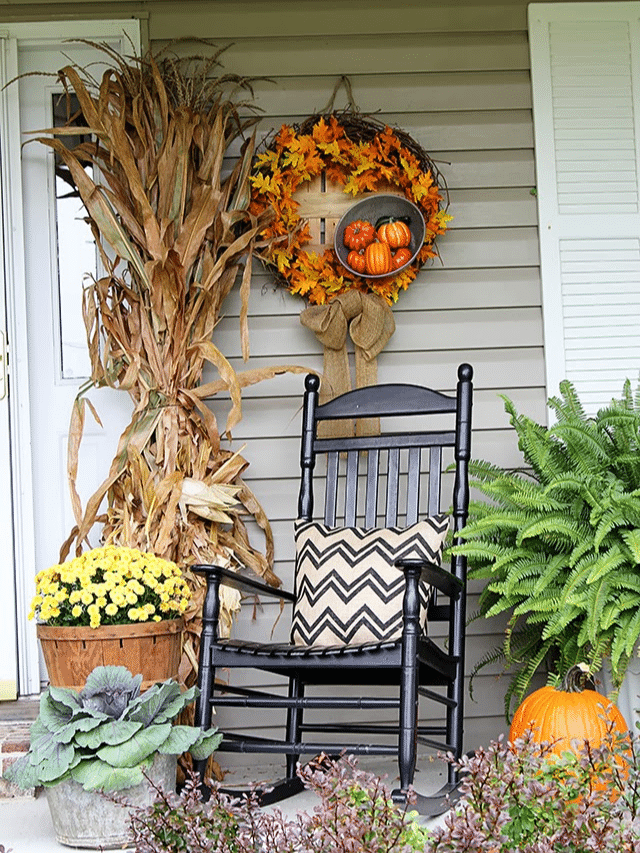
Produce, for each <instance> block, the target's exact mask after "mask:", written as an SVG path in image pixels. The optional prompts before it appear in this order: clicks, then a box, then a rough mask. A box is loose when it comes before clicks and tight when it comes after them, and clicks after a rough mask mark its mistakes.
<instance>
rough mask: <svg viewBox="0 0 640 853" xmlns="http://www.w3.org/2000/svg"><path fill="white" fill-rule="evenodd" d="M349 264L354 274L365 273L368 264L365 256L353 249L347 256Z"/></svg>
mask: <svg viewBox="0 0 640 853" xmlns="http://www.w3.org/2000/svg"><path fill="white" fill-rule="evenodd" d="M347 263H348V264H349V266H350V267H351V269H352V270H353V271H354V272H357V273H363V272H364V271H365V267H366V262H365V259H364V255H362V254H360V252H358V251H356V249H352V250H351V251H350V252H349V254H348V255H347Z"/></svg>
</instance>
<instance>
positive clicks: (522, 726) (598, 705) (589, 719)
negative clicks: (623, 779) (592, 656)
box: [509, 664, 629, 756]
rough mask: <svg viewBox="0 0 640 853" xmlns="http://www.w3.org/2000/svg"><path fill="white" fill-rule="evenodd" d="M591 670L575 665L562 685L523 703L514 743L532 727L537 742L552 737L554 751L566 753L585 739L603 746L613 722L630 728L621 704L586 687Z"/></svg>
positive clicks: (512, 736)
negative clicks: (618, 705)
mask: <svg viewBox="0 0 640 853" xmlns="http://www.w3.org/2000/svg"><path fill="white" fill-rule="evenodd" d="M587 672H588V670H587V669H586V667H585V666H584V665H580V664H578V665H577V666H574V667H572V668H571V669H570V670H569V671H568V673H567V674H566V676H565V678H564V680H563V682H562V685H561V686H560V687H541V688H540V689H539V690H536V691H535V692H534V693H532V694H531V695H530V696H527V698H526V699H524V701H523V702H522V704H521V705H520V706H519V708H518V709H517V711H516V712H515V714H514V717H513V721H512V723H511V730H510V732H509V740H510V741H511V742H512V743H513V742H514V741H515V740H516V739H517V738H519V737H522V736H523V735H524V734H525V732H527V731H528V730H529V729H531V732H532V736H533V739H534V741H535V743H543V742H544V741H548V742H549V743H552V744H553V747H552V752H553V753H555V754H556V755H559V756H560V755H562V753H563V752H566V751H567V750H571V751H572V752H575V751H576V750H575V746H576V745H577V746H578V747H580V746H581V745H582V744H583V743H584V741H585V740H588V741H589V743H590V744H591V745H592V746H595V747H597V746H600V744H601V743H602V739H603V738H604V736H605V734H606V732H607V725H608V722H610V723H611V724H612V726H613V730H614V731H616V732H621V733H625V732H628V730H629V727H628V726H627V724H626V722H625V719H624V717H623V716H622V714H621V713H620V711H619V710H618V708H617V707H616V706H615V705H614V704H613V702H611V701H610V700H609V699H607V697H606V696H603V695H602V694H601V693H598V692H597V691H595V690H585V689H584V683H585V678H586V673H587Z"/></svg>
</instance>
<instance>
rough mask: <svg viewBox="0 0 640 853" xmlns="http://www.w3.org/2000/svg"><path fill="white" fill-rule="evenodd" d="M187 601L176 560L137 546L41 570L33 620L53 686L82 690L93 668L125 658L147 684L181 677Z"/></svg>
mask: <svg viewBox="0 0 640 853" xmlns="http://www.w3.org/2000/svg"><path fill="white" fill-rule="evenodd" d="M190 599H191V592H190V588H189V586H188V584H187V582H186V580H185V579H184V577H183V576H182V572H181V571H180V569H179V568H178V566H177V565H176V564H175V563H173V562H171V561H170V560H163V559H161V558H159V557H156V556H154V555H153V554H148V553H144V552H142V551H139V550H138V549H136V548H125V547H120V546H115V545H107V546H104V547H101V548H93V549H92V550H90V551H86V552H85V553H83V554H82V555H80V556H79V557H75V558H74V559H72V560H69V561H67V562H66V563H62V564H58V565H54V566H50V567H49V568H48V569H44V570H43V571H41V572H39V573H38V575H36V594H35V596H34V598H33V601H32V604H31V612H30V613H29V618H34V617H35V618H36V620H37V622H38V626H37V632H38V638H39V639H40V643H41V646H42V652H43V655H44V659H45V663H46V665H47V672H48V674H49V680H50V682H51V684H52V685H53V686H56V687H72V688H74V689H76V690H81V689H82V687H83V685H84V683H85V681H86V679H87V676H88V675H89V673H90V672H91V671H92V670H93V668H94V667H95V666H97V665H108V664H114V665H115V664H122V663H126V664H127V666H129V667H130V669H132V670H134V671H136V672H140V673H142V689H143V690H144V689H146V688H147V687H149V686H150V685H151V684H153V683H154V682H156V681H163V680H164V679H167V678H177V676H178V667H179V663H180V654H181V638H182V627H183V620H182V614H183V613H184V612H185V610H186V609H187V607H188V606H189V601H190Z"/></svg>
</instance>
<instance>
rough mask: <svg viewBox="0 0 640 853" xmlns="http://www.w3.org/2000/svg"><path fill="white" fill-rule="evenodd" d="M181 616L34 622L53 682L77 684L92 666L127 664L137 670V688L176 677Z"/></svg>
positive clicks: (134, 672) (178, 662)
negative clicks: (123, 621) (73, 624)
mask: <svg viewBox="0 0 640 853" xmlns="http://www.w3.org/2000/svg"><path fill="white" fill-rule="evenodd" d="M182 628H183V621H182V619H166V620H163V621H162V622H136V623H135V624H131V625H101V626H100V627H99V628H88V627H84V628H69V627H65V628H54V627H52V626H51V625H38V628H37V631H38V639H39V640H40V645H41V647H42V654H43V655H44V660H45V663H46V665H47V673H48V675H49V682H50V683H51V685H52V686H54V687H72V688H73V689H74V690H78V691H79V690H82V688H83V687H84V683H85V681H86V679H87V676H88V675H89V673H90V672H91V671H92V670H93V669H94V668H95V667H96V666H126V667H127V669H128V670H129V671H130V672H132V673H133V675H137V674H138V673H142V677H143V680H142V689H143V690H146V689H147V688H148V687H150V686H151V685H152V684H155V683H156V681H165V680H166V679H167V678H177V676H178V666H179V664H180V655H181V651H182Z"/></svg>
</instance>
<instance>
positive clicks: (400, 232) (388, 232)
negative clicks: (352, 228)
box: [377, 218, 411, 249]
mask: <svg viewBox="0 0 640 853" xmlns="http://www.w3.org/2000/svg"><path fill="white" fill-rule="evenodd" d="M377 234H378V240H380V241H381V242H382V243H388V244H389V246H391V248H392V249H401V248H403V247H405V246H408V245H409V243H410V242H411V229H410V228H409V226H408V225H407V223H406V222H405V221H404V220H402V219H392V218H389V220H388V221H386V222H383V223H382V225H380V227H379V228H378V231H377Z"/></svg>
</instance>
